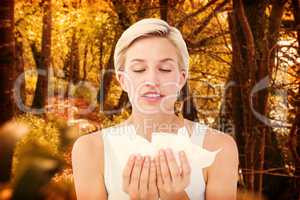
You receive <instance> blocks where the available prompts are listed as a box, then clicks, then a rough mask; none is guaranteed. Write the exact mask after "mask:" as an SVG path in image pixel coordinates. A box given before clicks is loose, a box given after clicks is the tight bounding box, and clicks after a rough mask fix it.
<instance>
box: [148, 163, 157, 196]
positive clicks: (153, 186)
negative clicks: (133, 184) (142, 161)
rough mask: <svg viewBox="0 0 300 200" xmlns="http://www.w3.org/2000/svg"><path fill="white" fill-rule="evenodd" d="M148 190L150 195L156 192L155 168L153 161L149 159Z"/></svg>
mask: <svg viewBox="0 0 300 200" xmlns="http://www.w3.org/2000/svg"><path fill="white" fill-rule="evenodd" d="M148 190H149V192H150V193H151V194H152V193H155V192H157V187H156V166H155V160H154V159H151V162H150V175H149V186H148Z"/></svg>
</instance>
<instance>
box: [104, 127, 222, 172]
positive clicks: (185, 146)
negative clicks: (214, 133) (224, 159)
mask: <svg viewBox="0 0 300 200" xmlns="http://www.w3.org/2000/svg"><path fill="white" fill-rule="evenodd" d="M110 143H111V145H114V147H115V148H113V149H115V151H116V152H114V154H115V159H117V161H118V163H119V164H120V167H121V169H123V168H124V167H125V165H126V163H127V161H128V158H129V156H130V155H131V154H141V155H142V156H145V155H149V156H151V157H152V158H154V156H155V155H157V153H158V150H159V149H162V148H163V149H165V148H171V149H172V150H173V153H174V155H175V158H176V161H177V164H178V166H180V161H179V154H178V153H179V151H181V150H183V151H184V152H185V153H186V155H187V158H188V160H189V162H193V165H194V166H197V168H198V169H201V168H205V167H208V166H210V165H211V164H212V163H213V161H214V159H215V156H216V154H217V153H218V152H219V151H220V150H221V149H218V150H216V151H208V150H205V149H204V148H202V147H200V146H197V145H195V144H193V143H192V142H191V139H190V138H189V137H188V136H185V135H177V134H173V133H163V132H159V133H156V132H155V133H153V134H152V141H151V142H150V141H148V140H147V139H145V138H143V137H142V136H139V135H134V137H133V138H132V137H128V135H118V136H114V137H112V138H111V139H110ZM115 145H116V146H115Z"/></svg>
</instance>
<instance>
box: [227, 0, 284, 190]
mask: <svg viewBox="0 0 300 200" xmlns="http://www.w3.org/2000/svg"><path fill="white" fill-rule="evenodd" d="M267 3H268V2H267V1H247V0H243V1H242V0H234V1H233V13H232V14H230V15H229V25H230V30H231V41H232V48H233V50H232V51H233V58H232V66H233V69H232V71H231V77H232V78H233V81H234V83H235V85H234V86H233V87H232V88H231V95H232V96H231V105H232V112H233V113H232V117H233V121H234V124H235V133H236V138H237V142H238V146H239V151H240V157H241V159H240V165H241V168H242V169H243V172H244V174H245V183H246V187H248V189H250V190H252V191H257V192H259V193H262V191H263V175H264V174H263V173H262V172H261V171H263V169H264V167H265V158H266V155H265V149H266V136H267V135H269V134H270V129H269V127H268V125H267V123H268V120H267V118H263V117H260V116H266V115H267V112H266V108H267V99H268V90H267V89H266V88H267V87H269V83H268V79H264V78H265V77H270V75H271V74H270V73H271V72H272V67H273V65H272V64H271V65H270V66H269V65H268V63H273V62H274V55H273V56H271V57H268V55H269V48H270V46H273V45H275V44H276V42H277V40H278V32H279V27H280V23H281V17H282V13H283V12H282V8H283V5H284V3H285V1H274V5H273V6H272V8H273V9H272V11H271V16H270V20H267V16H266V15H265V9H266V6H267ZM280 3H281V4H280ZM268 22H269V24H268ZM267 27H269V29H270V31H269V32H268V31H266V29H267ZM271 31H272V32H271ZM268 33H269V35H268ZM269 45H270V46H269ZM268 59H269V60H268ZM268 61H270V62H268ZM269 69H270V71H269ZM261 80H265V81H264V82H263V84H265V88H263V90H258V91H257V92H255V93H253V90H254V89H255V87H257V86H259V84H262V82H260V81H261ZM267 138H270V137H267ZM271 138H272V137H271ZM273 139H274V137H273Z"/></svg>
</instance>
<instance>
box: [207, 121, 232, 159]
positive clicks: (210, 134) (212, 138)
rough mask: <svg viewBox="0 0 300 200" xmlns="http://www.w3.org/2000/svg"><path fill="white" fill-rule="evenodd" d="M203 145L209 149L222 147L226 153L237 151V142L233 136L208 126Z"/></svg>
mask: <svg viewBox="0 0 300 200" xmlns="http://www.w3.org/2000/svg"><path fill="white" fill-rule="evenodd" d="M203 147H204V148H205V149H207V150H210V151H215V150H218V149H222V150H223V151H226V152H227V153H230V152H231V154H237V153H238V148H237V144H236V142H235V139H234V138H233V136H231V135H229V134H226V133H223V132H221V131H219V130H216V129H213V128H209V127H208V128H207V132H206V135H205V139H204V143H203Z"/></svg>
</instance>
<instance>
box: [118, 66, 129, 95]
mask: <svg viewBox="0 0 300 200" xmlns="http://www.w3.org/2000/svg"><path fill="white" fill-rule="evenodd" d="M116 75H117V79H118V81H119V83H120V86H121V88H122V90H124V91H125V92H127V87H126V83H125V78H126V77H125V72H124V70H118V72H117V74H116Z"/></svg>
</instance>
